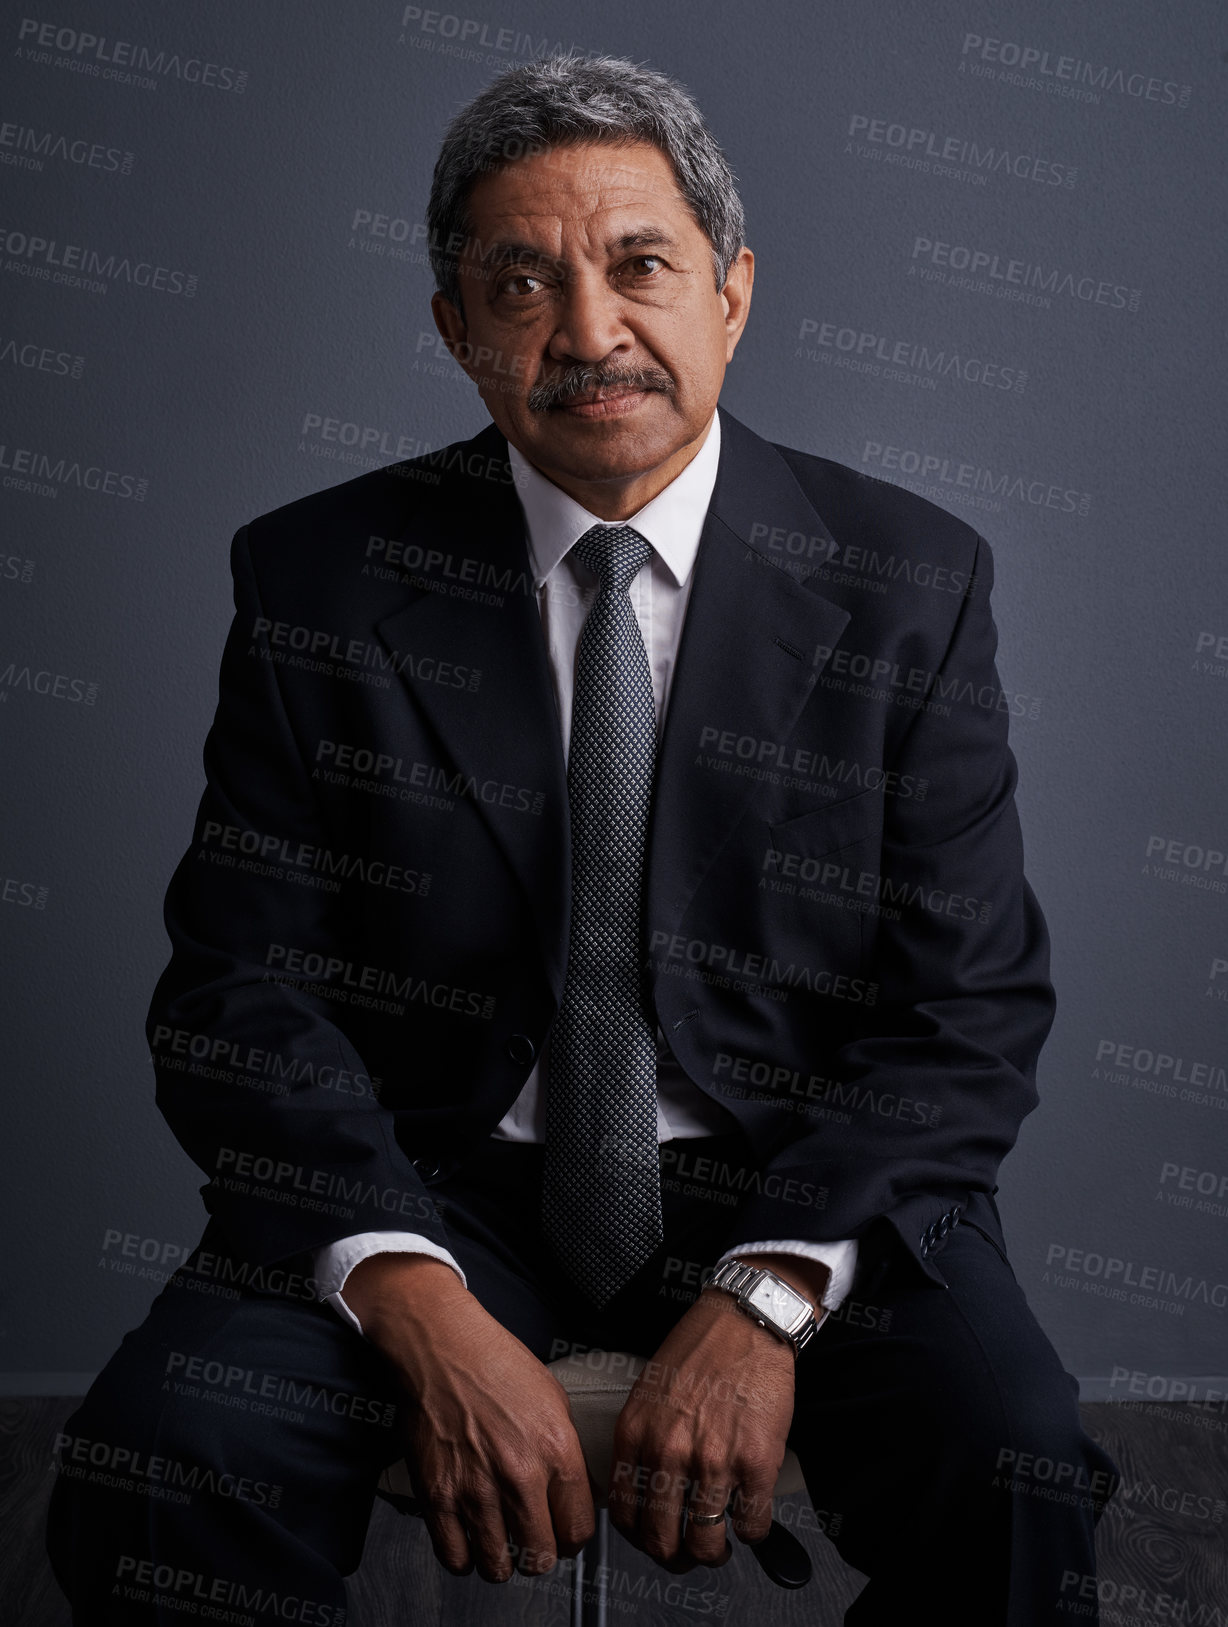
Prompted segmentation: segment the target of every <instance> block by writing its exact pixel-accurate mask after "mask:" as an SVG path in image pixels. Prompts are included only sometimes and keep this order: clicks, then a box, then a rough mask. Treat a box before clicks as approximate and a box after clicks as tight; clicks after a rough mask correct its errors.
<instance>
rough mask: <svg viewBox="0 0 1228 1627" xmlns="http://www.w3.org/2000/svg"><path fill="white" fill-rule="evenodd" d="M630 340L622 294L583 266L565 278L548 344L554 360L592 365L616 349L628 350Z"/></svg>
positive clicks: (632, 340)
mask: <svg viewBox="0 0 1228 1627" xmlns="http://www.w3.org/2000/svg"><path fill="white" fill-rule="evenodd" d="M634 343H635V336H634V334H633V333H632V332H631V331H630V329H629V328H628V327H627V324H626V320H625V317H624V314H623V303H622V297H621V296H620V295H619V294H618V293H617V292H616V291H615V290H614V289H613V288H611V287H610V285H609V283H608V282H607V281H606V279H605V277H604V276H601V275H600V274H598V273H596V272H594V271H590V270H588V269H586V270H584V271H581V272H578V273H576V274H575V275H574V276H572V277H571V278H569V279H568V281H567V283H566V284H565V285H564V291H563V298H562V301H561V302H560V304H559V307H558V321H557V323H556V325H555V329H554V332H553V333H552V334H551V336H550V344H549V347H548V348H549V352H550V355H551V357H552V358H553V359H554V360H555V361H559V362H564V361H579V362H584V363H586V364H587V365H589V366H595V365H596V364H597V363H598V362H601V361H604V360H605V358H606V357H607V356H609V355H611V354H613V353H614V352H616V351H619V350H630V349H631V348H632V347H633V346H634Z"/></svg>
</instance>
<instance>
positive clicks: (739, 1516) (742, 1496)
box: [730, 1473, 776, 1543]
mask: <svg viewBox="0 0 1228 1627" xmlns="http://www.w3.org/2000/svg"><path fill="white" fill-rule="evenodd" d="M775 1484H776V1482H775V1479H774V1478H773V1479H771V1480H769V1479H768V1478H767V1477H766V1476H765V1475H756V1474H753V1473H747V1474H744V1475H743V1477H742V1480H741V1483H740V1484H739V1485H737V1486H736V1487H735V1488H734V1493H733V1502H732V1507H731V1509H730V1513H731V1515H732V1517H733V1518H732V1524H733V1530H734V1535H735V1536H736V1537H737V1538H738V1540H739V1542H750V1543H755V1542H762V1541H763V1539H764V1537H766V1536H767V1534H768V1532H769V1531H770V1530H771V1527H772V1492H773V1488H774V1487H775Z"/></svg>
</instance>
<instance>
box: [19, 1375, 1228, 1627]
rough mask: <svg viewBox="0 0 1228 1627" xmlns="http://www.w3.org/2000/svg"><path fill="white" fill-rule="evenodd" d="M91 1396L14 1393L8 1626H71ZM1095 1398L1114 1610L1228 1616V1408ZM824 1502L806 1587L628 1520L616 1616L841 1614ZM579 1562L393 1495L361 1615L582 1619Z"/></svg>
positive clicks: (806, 1617) (432, 1622) (1104, 1575)
mask: <svg viewBox="0 0 1228 1627" xmlns="http://www.w3.org/2000/svg"><path fill="white" fill-rule="evenodd" d="M76 1405H77V1402H76V1401H75V1400H65V1399H59V1398H52V1399H46V1398H37V1399H35V1398H30V1399H20V1400H13V1399H9V1400H0V1623H3V1624H4V1627H9V1624H11V1627H69V1613H68V1607H67V1605H66V1603H65V1601H64V1599H63V1597H62V1595H61V1594H60V1592H59V1590H58V1588H57V1587H56V1585H55V1582H54V1580H53V1579H52V1576H51V1573H50V1570H49V1568H48V1565H47V1561H46V1557H45V1555H44V1552H43V1521H44V1518H45V1514H46V1507H47V1499H48V1497H49V1496H50V1492H51V1484H52V1478H53V1476H52V1471H51V1442H52V1439H53V1437H54V1435H55V1432H56V1430H57V1429H58V1428H59V1426H60V1424H61V1423H62V1422H63V1421H64V1419H65V1418H66V1417H67V1416H68V1414H69V1413H70V1412H71V1411H72V1410H73V1408H74V1407H75V1406H76ZM1082 1412H1083V1419H1084V1424H1085V1427H1086V1428H1087V1430H1088V1432H1089V1433H1090V1434H1092V1435H1094V1436H1095V1437H1096V1438H1097V1439H1098V1440H1101V1441H1102V1442H1103V1443H1104V1445H1105V1446H1106V1447H1107V1448H1108V1450H1109V1452H1110V1453H1111V1455H1112V1456H1113V1458H1114V1459H1115V1460H1116V1462H1117V1464H1118V1466H1119V1468H1120V1469H1121V1471H1122V1478H1123V1485H1122V1489H1121V1490H1120V1491H1119V1493H1118V1495H1117V1497H1116V1498H1115V1499H1114V1501H1113V1502H1112V1503H1111V1504H1110V1505H1109V1510H1108V1512H1107V1513H1106V1514H1105V1516H1104V1518H1103V1519H1102V1520H1101V1522H1100V1525H1099V1527H1098V1530H1097V1548H1098V1552H1099V1566H1100V1596H1101V1601H1102V1612H1103V1615H1102V1620H1103V1621H1105V1622H1106V1623H1108V1622H1116V1623H1121V1624H1126V1627H1152V1624H1153V1623H1159V1622H1164V1621H1175V1622H1187V1623H1193V1622H1197V1623H1202V1624H1205V1627H1228V1415H1225V1414H1220V1413H1213V1412H1204V1411H1202V1410H1200V1409H1198V1408H1190V1407H1184V1406H1162V1405H1159V1404H1156V1403H1150V1402H1149V1403H1144V1404H1141V1405H1137V1407H1136V1408H1135V1407H1131V1406H1124V1407H1123V1406H1118V1405H1111V1404H1099V1405H1091V1404H1085V1405H1084V1406H1083V1408H1082ZM808 1506H809V1505H808V1504H807V1503H806V1501H805V1499H804V1498H802V1497H794V1498H789V1499H783V1500H782V1504H781V1506H780V1507H779V1508H778V1514H777V1517H778V1518H781V1519H782V1520H785V1521H787V1523H789V1524H790V1525H791V1526H792V1527H793V1529H796V1530H798V1532H799V1535H800V1536H801V1537H802V1540H803V1541H804V1542H805V1544H806V1547H807V1548H808V1549H809V1551H810V1553H811V1555H812V1558H813V1561H814V1569H815V1574H814V1579H813V1580H812V1582H811V1583H810V1585H809V1586H807V1587H805V1588H802V1589H800V1590H799V1591H798V1592H796V1593H789V1592H785V1591H784V1590H783V1589H780V1588H777V1587H775V1586H774V1585H773V1584H772V1583H770V1582H769V1581H768V1580H767V1579H766V1577H764V1575H763V1573H762V1572H761V1571H760V1569H759V1567H758V1565H757V1564H756V1563H755V1562H754V1560H753V1559H752V1557H751V1556H750V1555H749V1554H747V1553H745V1552H742V1553H739V1552H736V1551H735V1554H734V1557H733V1559H732V1560H731V1561H730V1562H729V1564H728V1565H727V1566H725V1567H723V1568H722V1569H720V1570H711V1571H709V1570H695V1571H692V1572H691V1573H690V1574H689V1575H688V1576H684V1577H674V1576H671V1575H669V1574H668V1573H667V1572H665V1571H663V1570H661V1569H660V1568H659V1567H658V1566H656V1565H654V1564H653V1563H652V1561H651V1560H648V1559H646V1558H645V1557H644V1556H643V1555H642V1554H640V1553H638V1552H637V1551H636V1550H635V1549H633V1548H632V1547H630V1546H629V1545H628V1544H627V1543H625V1542H624V1541H623V1540H622V1538H620V1537H619V1536H618V1535H617V1533H614V1534H613V1535H612V1537H611V1555H610V1566H611V1571H612V1575H613V1587H612V1594H611V1601H612V1608H611V1613H610V1623H611V1627H616V1624H617V1623H619V1622H628V1623H630V1622H631V1621H632V1619H634V1624H635V1627H658V1624H660V1627H666V1624H676V1623H682V1622H696V1623H699V1622H700V1621H702V1620H703V1618H704V1617H715V1618H716V1619H717V1620H719V1621H721V1622H724V1623H742V1622H749V1621H770V1622H772V1623H773V1624H774V1627H775V1624H780V1627H789V1624H794V1623H795V1624H797V1627H801V1624H803V1623H804V1624H805V1627H829V1624H830V1627H838V1624H839V1623H840V1622H841V1621H842V1620H843V1615H844V1611H845V1609H846V1607H847V1606H848V1604H849V1602H850V1600H852V1599H853V1598H854V1597H855V1596H856V1594H857V1592H858V1590H859V1588H860V1586H861V1582H862V1578H861V1576H860V1575H859V1573H857V1572H855V1571H851V1570H849V1569H848V1567H847V1566H845V1565H844V1563H843V1562H842V1561H841V1559H840V1557H839V1555H838V1554H837V1553H836V1551H835V1549H834V1548H833V1547H832V1546H831V1545H830V1543H829V1542H828V1541H827V1539H826V1538H825V1537H824V1536H823V1535H822V1534H821V1533H819V1532H817V1531H814V1530H811V1529H808V1528H807V1527H806V1525H805V1524H804V1523H803V1524H802V1525H800V1526H799V1525H797V1523H796V1515H797V1514H798V1513H799V1512H800V1511H802V1510H808ZM790 1516H793V1518H790ZM735 1547H736V1544H735ZM570 1576H571V1566H570V1564H569V1563H568V1562H566V1561H564V1562H563V1563H561V1564H560V1565H558V1566H557V1567H556V1568H555V1570H554V1571H553V1572H551V1573H550V1575H549V1576H546V1577H538V1578H533V1579H528V1578H521V1577H517V1578H515V1579H514V1580H513V1581H511V1582H509V1583H507V1584H505V1585H503V1586H499V1587H496V1586H491V1585H488V1584H487V1583H485V1582H483V1581H482V1580H481V1579H480V1578H479V1577H477V1576H467V1577H454V1576H451V1575H450V1574H449V1573H448V1572H447V1571H445V1570H444V1569H443V1568H442V1567H441V1566H440V1565H439V1564H438V1563H437V1561H436V1559H435V1556H434V1553H433V1552H432V1550H431V1545H430V1541H429V1539H428V1537H427V1535H426V1531H425V1528H424V1526H423V1524H422V1522H421V1520H418V1519H415V1518H412V1517H410V1518H405V1517H403V1516H401V1515H399V1514H397V1513H395V1512H394V1510H393V1509H392V1508H390V1507H389V1505H388V1504H386V1503H385V1502H383V1501H382V1500H381V1499H377V1500H376V1510H375V1516H374V1518H373V1519H372V1522H371V1528H370V1532H369V1535H368V1538H367V1546H366V1552H365V1555H364V1558H363V1563H362V1567H361V1569H360V1570H359V1571H358V1572H357V1574H356V1575H354V1576H352V1577H351V1578H350V1579H349V1583H348V1586H349V1589H350V1600H351V1606H352V1608H351V1613H350V1618H349V1624H348V1627H408V1624H409V1623H413V1624H414V1627H417V1624H418V1623H423V1624H429V1627H504V1624H507V1627H511V1624H513V1623H515V1624H526V1627H527V1624H530V1623H531V1624H533V1627H566V1624H567V1622H568V1619H569V1617H568V1612H569V1602H568V1601H569V1597H570ZM688 1588H690V1589H692V1590H693V1591H692V1592H691V1593H689V1594H688V1593H687V1589H688ZM1131 1590H1135V1591H1131ZM701 1595H705V1597H701ZM1071 1619H1072V1621H1073V1620H1077V1619H1078V1618H1077V1617H1075V1616H1072V1618H1071Z"/></svg>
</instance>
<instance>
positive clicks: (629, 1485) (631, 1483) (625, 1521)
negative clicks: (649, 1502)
mask: <svg viewBox="0 0 1228 1627" xmlns="http://www.w3.org/2000/svg"><path fill="white" fill-rule="evenodd" d="M643 1478H644V1470H643V1467H642V1465H641V1463H640V1461H639V1450H638V1448H637V1447H636V1446H635V1445H633V1444H631V1443H629V1442H628V1443H625V1444H624V1443H620V1442H619V1441H618V1440H617V1439H615V1442H614V1451H613V1455H612V1461H611V1463H610V1484H609V1487H608V1489H607V1493H606V1502H607V1505H608V1507H609V1511H610V1524H611V1525H612V1526H613V1527H614V1529H615V1530H616V1531H618V1532H620V1533H621V1535H623V1536H624V1537H626V1539H627V1541H628V1542H631V1543H634V1544H635V1545H636V1546H637V1547H638V1545H639V1542H638V1537H639V1524H640V1503H641V1501H642V1496H641V1483H642V1481H643Z"/></svg>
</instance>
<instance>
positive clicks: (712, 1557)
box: [682, 1471, 733, 1565]
mask: <svg viewBox="0 0 1228 1627" xmlns="http://www.w3.org/2000/svg"><path fill="white" fill-rule="evenodd" d="M732 1495H733V1486H732V1484H731V1482H730V1480H729V1479H728V1478H722V1476H721V1475H719V1474H716V1475H711V1474H705V1473H704V1472H702V1471H701V1472H700V1473H698V1474H696V1475H695V1476H694V1477H693V1479H692V1482H691V1488H690V1491H689V1493H688V1496H687V1500H686V1524H685V1526H684V1528H683V1534H682V1541H683V1547H684V1549H685V1551H686V1552H687V1553H688V1554H690V1556H691V1558H692V1559H693V1560H694V1561H695V1563H696V1564H698V1565H723V1564H724V1563H725V1562H726V1560H727V1559H728V1558H729V1556H730V1554H731V1553H732V1552H733V1548H732V1547H731V1545H730V1542H729V1536H728V1532H727V1530H726V1521H725V1518H724V1513H725V1505H726V1504H727V1503H728V1502H729V1500H730V1498H731V1496H732ZM717 1514H719V1515H720V1516H721V1519H720V1521H719V1522H717V1521H716V1520H714V1519H713V1518H712V1516H714V1515H717ZM696 1515H698V1516H699V1518H700V1519H701V1520H702V1521H703V1522H704V1523H702V1524H697V1523H696V1519H695V1517H696Z"/></svg>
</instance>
